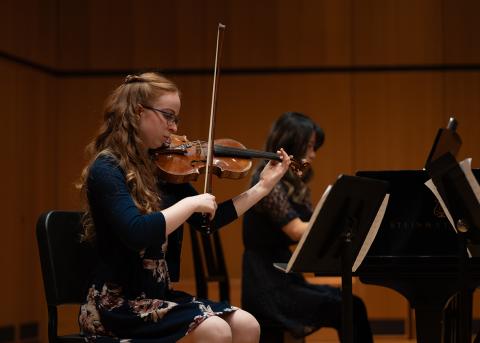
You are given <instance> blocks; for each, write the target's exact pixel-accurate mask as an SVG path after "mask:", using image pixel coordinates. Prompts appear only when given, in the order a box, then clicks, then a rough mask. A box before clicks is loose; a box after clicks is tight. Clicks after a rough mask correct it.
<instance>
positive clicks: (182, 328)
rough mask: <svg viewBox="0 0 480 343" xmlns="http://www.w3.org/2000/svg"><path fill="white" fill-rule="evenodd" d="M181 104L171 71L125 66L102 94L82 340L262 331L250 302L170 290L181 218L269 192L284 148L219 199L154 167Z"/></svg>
mask: <svg viewBox="0 0 480 343" xmlns="http://www.w3.org/2000/svg"><path fill="white" fill-rule="evenodd" d="M179 112H180V97H179V90H178V89H177V87H176V85H175V84H173V83H172V82H171V81H169V80H168V79H166V78H164V77H163V76H161V75H159V74H156V73H144V74H141V75H138V76H135V75H134V76H131V75H129V76H127V78H126V79H125V82H124V83H123V84H121V85H120V86H119V87H118V88H117V89H115V91H114V92H113V93H112V94H111V96H110V97H109V98H108V100H107V102H106V107H105V111H104V123H103V125H102V126H101V128H100V131H99V133H98V135H97V136H96V138H95V139H94V140H93V141H92V142H91V143H90V145H89V146H88V148H87V150H88V152H89V154H90V155H91V160H90V162H89V163H88V164H87V166H86V167H85V169H84V170H83V173H82V179H81V182H80V188H81V190H82V191H83V194H84V195H85V204H86V214H85V217H84V239H85V240H93V241H94V242H95V243H96V246H97V248H98V251H99V256H100V259H99V263H98V265H97V266H96V270H95V273H94V276H93V279H92V280H91V283H90V288H89V289H88V291H87V292H86V301H85V303H84V304H83V305H82V306H81V310H80V315H79V323H80V327H81V330H82V332H83V334H84V335H85V336H86V337H87V338H88V339H89V340H97V339H100V340H108V341H112V340H113V341H119V340H122V339H128V340H129V341H132V342H135V341H142V342H144V340H146V339H147V340H148V339H153V340H155V342H174V341H178V340H180V341H181V342H183V341H184V340H186V337H185V336H187V335H188V336H187V337H189V338H190V340H193V341H194V342H258V340H259V332H260V331H259V325H258V323H257V321H256V320H255V318H254V317H253V316H252V315H250V314H249V313H248V312H245V311H243V310H241V309H238V308H236V307H233V306H230V305H229V304H227V303H217V302H213V301H209V300H206V299H196V298H195V297H192V296H190V295H188V294H186V293H183V292H180V291H175V290H173V289H172V288H171V284H170V282H171V281H178V278H179V268H180V250H181V242H182V224H183V223H184V222H186V221H187V222H189V223H193V224H194V226H197V224H198V223H199V222H200V221H201V219H202V215H201V213H206V214H208V215H209V216H210V219H211V223H210V225H211V226H212V227H213V228H215V229H218V228H220V227H222V226H224V225H226V224H228V223H230V222H231V221H233V220H234V219H236V218H237V217H239V216H241V215H242V214H243V213H244V212H245V211H246V210H248V209H249V208H250V207H251V206H253V205H254V204H255V203H256V202H258V201H259V200H260V199H261V198H263V197H264V196H266V195H267V194H268V193H269V192H270V190H271V189H272V188H273V187H274V186H275V184H276V183H277V182H278V181H279V180H280V179H281V178H282V176H283V175H284V173H285V172H286V171H287V169H288V167H289V164H290V157H289V156H288V155H287V154H286V153H285V152H284V151H283V150H282V149H280V150H279V151H278V155H279V156H280V159H281V162H280V163H278V162H269V163H268V164H267V165H266V166H265V168H264V169H263V171H262V173H261V174H260V177H259V181H258V182H257V183H256V184H255V185H254V186H253V187H252V188H250V189H248V190H247V191H245V192H244V193H242V194H240V195H239V196H236V197H234V198H233V199H231V200H228V201H226V202H223V203H221V204H218V207H217V203H216V201H215V197H214V196H213V195H211V194H197V193H196V191H195V190H194V188H193V187H192V186H191V185H190V184H188V183H184V184H171V183H168V182H166V181H165V180H162V179H160V178H159V177H158V173H157V166H156V165H155V162H154V161H153V160H152V158H151V155H150V154H149V150H150V149H156V148H158V147H161V146H164V145H169V143H170V137H171V135H172V134H174V133H175V132H176V131H177V126H178V123H179V116H178V115H179Z"/></svg>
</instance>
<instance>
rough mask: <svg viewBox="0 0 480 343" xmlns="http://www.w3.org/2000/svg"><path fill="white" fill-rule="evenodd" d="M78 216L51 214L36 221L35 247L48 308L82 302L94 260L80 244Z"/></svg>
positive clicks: (91, 249) (91, 251)
mask: <svg viewBox="0 0 480 343" xmlns="http://www.w3.org/2000/svg"><path fill="white" fill-rule="evenodd" d="M81 217H82V213H81V212H64V211H51V212H47V213H44V214H42V215H41V216H40V218H39V219H38V221H37V243H38V250H39V252H40V261H41V265H42V274H43V283H44V286H45V295H46V299H47V304H48V305H49V306H57V305H61V304H77V303H81V302H83V301H84V300H85V290H86V287H87V281H88V279H89V277H90V275H91V272H92V268H93V267H94V266H95V265H96V260H97V258H98V255H97V252H96V250H95V248H94V247H93V246H92V245H91V244H89V243H81V242H80V232H81V228H82V226H81Z"/></svg>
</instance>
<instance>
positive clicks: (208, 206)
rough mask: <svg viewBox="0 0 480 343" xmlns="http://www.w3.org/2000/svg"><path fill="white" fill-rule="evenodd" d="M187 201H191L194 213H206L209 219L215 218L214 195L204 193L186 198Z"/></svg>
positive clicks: (215, 204) (215, 205) (215, 203)
mask: <svg viewBox="0 0 480 343" xmlns="http://www.w3.org/2000/svg"><path fill="white" fill-rule="evenodd" d="M187 199H190V200H192V202H193V204H194V206H195V211H194V212H201V213H207V214H208V215H209V217H210V219H213V217H215V211H216V210H217V202H216V201H215V196H214V195H212V194H209V193H204V194H199V195H194V196H191V197H188V198H187Z"/></svg>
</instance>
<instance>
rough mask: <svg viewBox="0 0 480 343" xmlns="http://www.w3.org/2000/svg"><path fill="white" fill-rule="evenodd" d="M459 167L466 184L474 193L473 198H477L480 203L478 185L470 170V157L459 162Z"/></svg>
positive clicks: (479, 188)
mask: <svg viewBox="0 0 480 343" xmlns="http://www.w3.org/2000/svg"><path fill="white" fill-rule="evenodd" d="M460 168H462V171H463V173H464V174H465V177H466V178H467V181H468V184H469V185H470V187H471V188H472V191H473V194H475V198H477V201H478V202H479V203H480V186H479V185H478V181H477V179H476V178H475V176H474V175H473V172H472V158H466V159H464V160H463V161H462V162H460Z"/></svg>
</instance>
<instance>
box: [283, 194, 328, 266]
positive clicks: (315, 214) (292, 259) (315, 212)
mask: <svg viewBox="0 0 480 343" xmlns="http://www.w3.org/2000/svg"><path fill="white" fill-rule="evenodd" d="M330 189H332V185H328V187H327V188H326V189H325V192H323V195H322V197H321V198H320V201H319V202H318V203H317V206H316V207H315V210H313V213H312V217H311V218H310V221H309V222H308V226H307V229H306V230H305V232H304V233H303V235H302V238H300V241H299V242H298V244H297V247H296V248H295V251H294V252H293V254H292V257H290V260H289V261H288V264H287V268H286V270H285V272H287V273H289V272H290V270H291V268H292V266H293V263H294V262H295V260H296V259H297V255H298V253H299V252H300V250H302V246H303V243H304V242H305V240H306V239H307V237H308V234H309V233H310V230H311V229H312V226H313V224H314V223H315V221H316V220H317V217H318V214H319V213H320V210H321V209H322V206H323V204H324V203H325V200H326V199H327V197H328V194H329V193H330Z"/></svg>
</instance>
